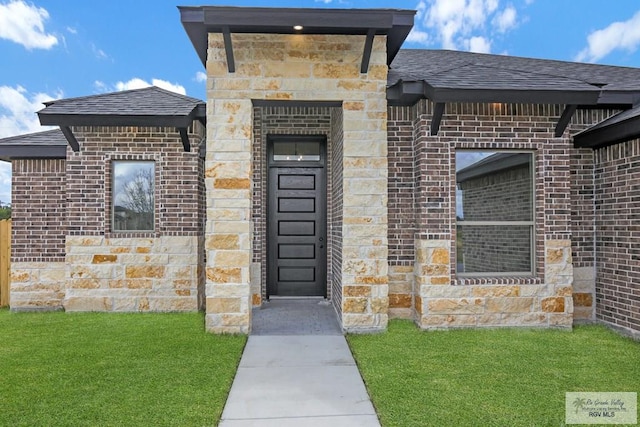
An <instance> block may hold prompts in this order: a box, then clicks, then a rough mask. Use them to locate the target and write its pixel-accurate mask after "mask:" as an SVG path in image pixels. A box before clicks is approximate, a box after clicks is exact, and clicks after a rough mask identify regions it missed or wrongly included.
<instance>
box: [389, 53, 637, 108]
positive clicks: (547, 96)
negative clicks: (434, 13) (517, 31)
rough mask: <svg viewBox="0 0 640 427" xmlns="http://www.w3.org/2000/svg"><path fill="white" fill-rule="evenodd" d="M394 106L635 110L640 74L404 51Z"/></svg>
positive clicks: (392, 94) (395, 71)
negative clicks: (452, 104)
mask: <svg viewBox="0 0 640 427" xmlns="http://www.w3.org/2000/svg"><path fill="white" fill-rule="evenodd" d="M387 83H388V88H389V90H388V99H389V101H390V102H391V103H395V104H405V103H413V102H415V101H417V100H418V99H420V98H428V99H430V100H432V101H434V102H456V101H467V102H535V103H554V104H577V105H602V104H607V105H627V106H630V105H633V104H635V103H637V102H638V101H640V69H638V68H628V67H615V66H608V65H598V64H585V63H577V62H564V61H554V60H546V59H534V58H522V57H515V56H505V55H490V54H481V53H472V52H462V51H451V50H422V49H406V50H404V49H403V50H401V51H400V52H398V55H396V57H395V59H394V61H393V62H392V63H391V69H390V70H389V74H388V81H387Z"/></svg>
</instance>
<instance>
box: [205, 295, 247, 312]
mask: <svg viewBox="0 0 640 427" xmlns="http://www.w3.org/2000/svg"><path fill="white" fill-rule="evenodd" d="M238 312H240V298H207V313H238Z"/></svg>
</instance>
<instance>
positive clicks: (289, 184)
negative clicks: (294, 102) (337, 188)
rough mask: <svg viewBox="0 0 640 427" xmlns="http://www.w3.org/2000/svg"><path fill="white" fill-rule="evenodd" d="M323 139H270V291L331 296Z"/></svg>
mask: <svg viewBox="0 0 640 427" xmlns="http://www.w3.org/2000/svg"><path fill="white" fill-rule="evenodd" d="M325 144H326V142H325V138H324V137H304V136H295V137H293V136H286V137H284V136H274V137H270V138H269V148H270V149H269V152H268V155H269V181H268V183H269V192H268V200H269V206H268V211H267V212H268V213H267V215H268V235H267V239H268V253H267V259H268V286H267V292H268V296H324V297H326V295H327V284H326V276H327V274H326V265H327V255H326V254H327V242H326V238H327V237H326V228H327V226H326V216H327V215H326V192H327V191H326V168H325V155H324V153H325V149H324V146H325Z"/></svg>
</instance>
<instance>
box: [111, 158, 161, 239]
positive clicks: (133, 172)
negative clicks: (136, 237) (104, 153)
mask: <svg viewBox="0 0 640 427" xmlns="http://www.w3.org/2000/svg"><path fill="white" fill-rule="evenodd" d="M154 183H155V165H154V163H153V162H133V161H117V162H113V186H112V189H113V231H153V229H154V218H153V213H154V206H155V201H154Z"/></svg>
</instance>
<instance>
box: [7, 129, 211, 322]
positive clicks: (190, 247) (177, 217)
mask: <svg viewBox="0 0 640 427" xmlns="http://www.w3.org/2000/svg"><path fill="white" fill-rule="evenodd" d="M73 131H74V134H75V135H76V138H77V139H78V141H79V143H80V151H79V152H77V153H76V152H72V151H71V150H70V149H67V160H66V161H64V160H55V161H53V160H47V161H45V160H18V161H16V162H15V164H14V170H15V171H16V172H14V178H13V183H14V191H15V195H16V198H17V199H18V200H17V202H18V203H17V205H16V208H17V209H16V208H14V209H16V210H15V211H14V212H15V214H16V217H19V219H17V220H16V221H15V222H14V224H16V226H14V230H15V234H14V236H15V237H14V238H15V253H14V261H15V262H13V263H12V276H13V283H14V284H13V285H12V300H13V301H12V309H14V310H29V309H51V308H62V307H64V308H65V309H66V310H70V311H74V310H75V311H146V310H156V311H173V310H196V309H197V308H199V307H202V304H203V299H204V297H203V295H202V294H203V291H204V269H203V264H204V238H203V224H204V213H205V212H204V209H203V194H204V191H203V187H204V184H203V165H204V161H203V160H202V159H201V158H200V156H199V152H198V146H199V144H200V141H201V139H202V137H203V135H204V128H203V127H202V126H201V125H200V124H199V123H197V122H196V123H194V125H193V127H192V128H191V129H190V130H189V138H190V140H191V145H192V152H189V153H185V152H184V149H183V146H182V142H181V140H180V137H179V134H178V132H177V131H176V130H175V129H174V128H157V127H155V128H142V127H76V128H74V129H73ZM114 160H152V161H154V162H155V213H154V214H155V215H154V216H155V230H154V231H153V232H126V233H119V232H115V233H114V232H112V231H111V203H112V201H111V197H112V193H111V185H112V179H111V173H112V167H111V166H112V164H111V162H112V161H114ZM25 238H28V239H29V241H28V245H27V242H26V241H25V240H24V239H25ZM13 297H15V298H13Z"/></svg>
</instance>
